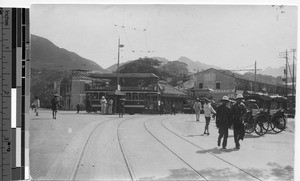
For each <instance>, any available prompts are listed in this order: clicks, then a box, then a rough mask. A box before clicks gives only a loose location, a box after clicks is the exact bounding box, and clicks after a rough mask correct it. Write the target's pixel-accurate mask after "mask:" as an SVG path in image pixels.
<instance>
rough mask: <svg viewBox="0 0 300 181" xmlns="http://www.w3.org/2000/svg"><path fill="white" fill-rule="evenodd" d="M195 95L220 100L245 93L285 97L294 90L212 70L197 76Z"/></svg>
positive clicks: (225, 71) (228, 72)
mask: <svg viewBox="0 0 300 181" xmlns="http://www.w3.org/2000/svg"><path fill="white" fill-rule="evenodd" d="M193 90H194V95H195V96H196V97H211V98H212V99H215V100H220V99H221V98H222V96H224V95H227V96H228V97H229V98H235V96H236V94H237V93H243V92H244V91H255V92H265V93H269V94H278V95H281V96H284V95H285V93H286V91H287V93H288V94H289V93H291V92H292V89H291V88H290V87H288V89H286V87H285V86H284V85H283V84H281V83H274V82H273V83H270V82H261V81H253V80H250V79H248V78H246V77H244V76H243V75H240V74H235V73H232V72H230V71H228V70H217V69H214V68H210V69H207V70H204V71H202V72H198V73H196V74H195V87H194V89H193Z"/></svg>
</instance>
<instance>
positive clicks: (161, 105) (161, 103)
mask: <svg viewBox="0 0 300 181" xmlns="http://www.w3.org/2000/svg"><path fill="white" fill-rule="evenodd" d="M159 114H160V115H163V114H164V102H162V101H161V102H160V105H159Z"/></svg>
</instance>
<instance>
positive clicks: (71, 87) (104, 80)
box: [60, 70, 187, 113]
mask: <svg viewBox="0 0 300 181" xmlns="http://www.w3.org/2000/svg"><path fill="white" fill-rule="evenodd" d="M119 84H120V87H121V90H120V91H118V90H117V74H116V73H97V72H91V71H83V70H74V71H73V72H72V75H71V76H70V77H69V78H65V79H64V80H63V81H62V82H61V85H60V87H61V96H62V102H63V109H67V110H74V109H76V105H77V104H81V105H84V107H86V108H90V107H91V106H92V105H93V106H96V107H97V106H98V107H99V109H100V99H101V97H102V96H105V97H106V98H107V99H113V100H114V106H113V107H114V112H117V109H116V107H117V105H118V101H119V99H120V97H124V98H125V99H126V101H127V102H130V101H131V103H132V106H134V105H133V104H140V105H136V106H142V105H143V112H147V113H157V111H158V105H159V103H160V101H163V102H165V104H166V106H165V107H166V110H167V111H168V110H170V107H169V106H171V104H172V103H174V104H175V105H176V109H177V110H178V111H180V112H181V110H182V103H183V100H184V98H185V97H186V96H187V94H185V93H184V92H183V91H180V90H178V89H176V88H174V87H172V86H171V85H168V84H167V83H165V82H161V81H159V78H158V76H156V75H155V74H153V73H120V74H119Z"/></svg>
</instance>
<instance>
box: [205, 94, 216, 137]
mask: <svg viewBox="0 0 300 181" xmlns="http://www.w3.org/2000/svg"><path fill="white" fill-rule="evenodd" d="M203 110H204V117H205V129H204V133H203V134H207V135H209V130H208V126H209V123H210V119H211V115H212V114H216V111H215V110H214V108H213V107H212V106H211V104H210V101H209V99H207V98H206V99H205V103H204V105H203Z"/></svg>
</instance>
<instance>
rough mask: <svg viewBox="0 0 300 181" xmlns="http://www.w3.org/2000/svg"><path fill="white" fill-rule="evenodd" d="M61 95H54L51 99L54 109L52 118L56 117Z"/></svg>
mask: <svg viewBox="0 0 300 181" xmlns="http://www.w3.org/2000/svg"><path fill="white" fill-rule="evenodd" d="M58 99H59V96H58V95H54V97H53V98H52V100H51V109H52V116H53V117H52V119H56V114H57V110H58V107H59V100H58Z"/></svg>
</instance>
